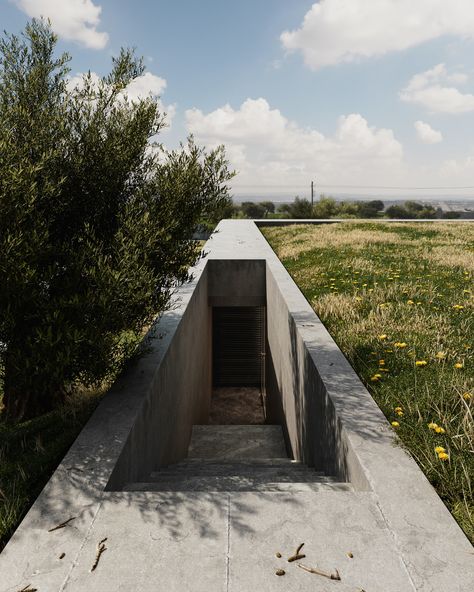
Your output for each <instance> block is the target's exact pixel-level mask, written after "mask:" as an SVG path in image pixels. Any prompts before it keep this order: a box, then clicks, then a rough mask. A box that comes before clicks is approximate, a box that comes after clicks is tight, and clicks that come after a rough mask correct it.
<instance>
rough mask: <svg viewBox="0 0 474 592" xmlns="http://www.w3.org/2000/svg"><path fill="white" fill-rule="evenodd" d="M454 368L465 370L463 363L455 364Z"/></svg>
mask: <svg viewBox="0 0 474 592" xmlns="http://www.w3.org/2000/svg"><path fill="white" fill-rule="evenodd" d="M454 367H455V368H457V369H458V370H459V369H460V368H464V364H462V363H461V362H456V363H455V364H454Z"/></svg>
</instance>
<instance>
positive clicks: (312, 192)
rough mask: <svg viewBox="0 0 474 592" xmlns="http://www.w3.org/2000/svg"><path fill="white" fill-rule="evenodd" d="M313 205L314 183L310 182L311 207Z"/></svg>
mask: <svg viewBox="0 0 474 592" xmlns="http://www.w3.org/2000/svg"><path fill="white" fill-rule="evenodd" d="M313 205H314V182H313V181H311V207H313Z"/></svg>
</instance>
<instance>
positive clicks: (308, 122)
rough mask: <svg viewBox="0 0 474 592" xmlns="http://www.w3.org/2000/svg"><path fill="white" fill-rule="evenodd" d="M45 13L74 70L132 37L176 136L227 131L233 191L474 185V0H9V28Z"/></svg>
mask: <svg viewBox="0 0 474 592" xmlns="http://www.w3.org/2000/svg"><path fill="white" fill-rule="evenodd" d="M39 14H42V15H44V16H47V17H50V18H51V20H52V23H53V28H54V29H55V30H56V31H57V33H58V35H59V37H60V43H59V49H60V50H67V51H68V52H70V53H71V55H72V57H73V59H72V63H71V67H72V74H73V75H76V74H78V73H81V72H85V71H87V70H89V69H90V70H92V71H94V72H96V73H97V74H98V75H103V74H105V73H107V71H108V69H109V68H110V59H111V56H112V55H115V54H117V53H118V50H119V48H120V46H135V47H136V48H137V53H139V54H140V55H143V56H144V57H145V60H146V64H147V69H148V71H149V72H150V73H151V74H153V75H154V76H155V77H157V78H156V80H155V83H156V84H155V85H154V86H153V88H148V87H147V86H146V83H147V81H145V80H144V81H143V85H142V88H141V90H142V91H143V92H148V91H150V92H154V93H156V92H159V93H160V95H161V101H162V104H163V107H164V108H165V109H166V110H167V111H169V112H170V114H171V115H172V117H171V118H170V124H171V127H170V129H169V130H168V131H167V132H166V133H165V134H164V135H163V138H162V139H163V142H164V143H165V144H166V145H167V146H170V147H173V146H176V145H177V143H178V142H179V140H183V139H184V138H185V137H186V135H187V134H188V133H190V132H192V133H194V134H195V136H196V138H197V140H198V141H199V142H200V143H203V144H205V145H207V146H215V145H217V144H219V143H224V144H225V145H226V147H227V149H228V154H229V156H230V158H231V162H232V164H233V166H234V167H235V168H237V169H238V171H239V175H238V176H237V178H236V180H235V191H236V192H241V193H242V192H243V193H245V192H247V191H248V192H249V193H252V194H255V193H259V194H262V195H263V194H266V193H268V194H278V193H284V192H290V193H296V192H299V193H302V191H298V190H299V188H301V187H303V186H305V187H307V186H308V185H309V182H310V180H311V179H312V178H315V179H317V181H318V182H319V183H320V184H321V186H324V187H322V189H321V190H324V191H326V192H331V191H334V192H338V191H339V192H340V191H342V190H343V189H344V188H345V186H354V189H348V190H347V191H349V192H353V193H357V192H360V193H363V194H366V193H367V192H368V191H369V190H366V189H358V188H357V187H359V186H362V187H365V186H388V187H392V186H393V187H395V186H397V187H398V186H404V187H405V186H407V187H428V186H429V187H453V186H456V187H458V186H471V185H472V186H474V134H473V131H474V51H473V49H474V6H473V5H472V3H471V0H451V1H450V2H449V3H447V2H446V1H445V0H443V1H441V0H416V2H413V1H408V0H321V1H320V2H319V3H313V2H311V1H305V0H292V1H291V2H289V1H288V0H261V1H259V2H255V0H253V1H249V0H239V2H229V1H222V0H220V1H219V0H200V1H199V2H197V1H196V0H184V1H179V0H174V1H172V0H155V1H145V0H136V1H135V2H130V1H125V0H115V1H112V0H61V2H59V1H58V0H0V17H1V19H0V22H1V25H2V29H5V30H7V31H8V32H18V31H20V30H21V29H22V28H23V27H24V25H25V23H26V22H27V20H28V18H29V17H31V16H38V15H39ZM285 32H286V33H285ZM151 80H152V79H151V78H150V79H148V82H150V81H151ZM164 81H166V84H165V82H164ZM369 192H371V191H369ZM373 192H374V193H377V194H384V193H385V194H389V193H390V194H393V193H394V191H392V190H379V189H374V190H373ZM398 193H399V194H400V195H402V196H403V195H405V194H406V195H408V194H410V195H412V194H413V193H414V190H407V191H406V192H403V191H401V190H400V191H398ZM432 193H435V194H451V195H474V189H473V190H465V191H461V190H436V191H435V190H432V191H429V190H427V191H418V193H417V194H418V195H427V196H429V195H430V194H432Z"/></svg>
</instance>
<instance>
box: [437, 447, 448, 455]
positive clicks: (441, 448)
mask: <svg viewBox="0 0 474 592" xmlns="http://www.w3.org/2000/svg"><path fill="white" fill-rule="evenodd" d="M435 452H436V454H439V453H440V452H446V448H443V447H442V446H436V448H435Z"/></svg>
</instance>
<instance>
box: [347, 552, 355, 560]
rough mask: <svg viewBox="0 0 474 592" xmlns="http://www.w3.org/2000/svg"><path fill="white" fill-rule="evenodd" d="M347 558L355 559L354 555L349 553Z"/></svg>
mask: <svg viewBox="0 0 474 592" xmlns="http://www.w3.org/2000/svg"><path fill="white" fill-rule="evenodd" d="M347 556H348V557H349V559H353V558H354V555H353V554H352V553H351V552H350V551H349V553H347Z"/></svg>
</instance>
